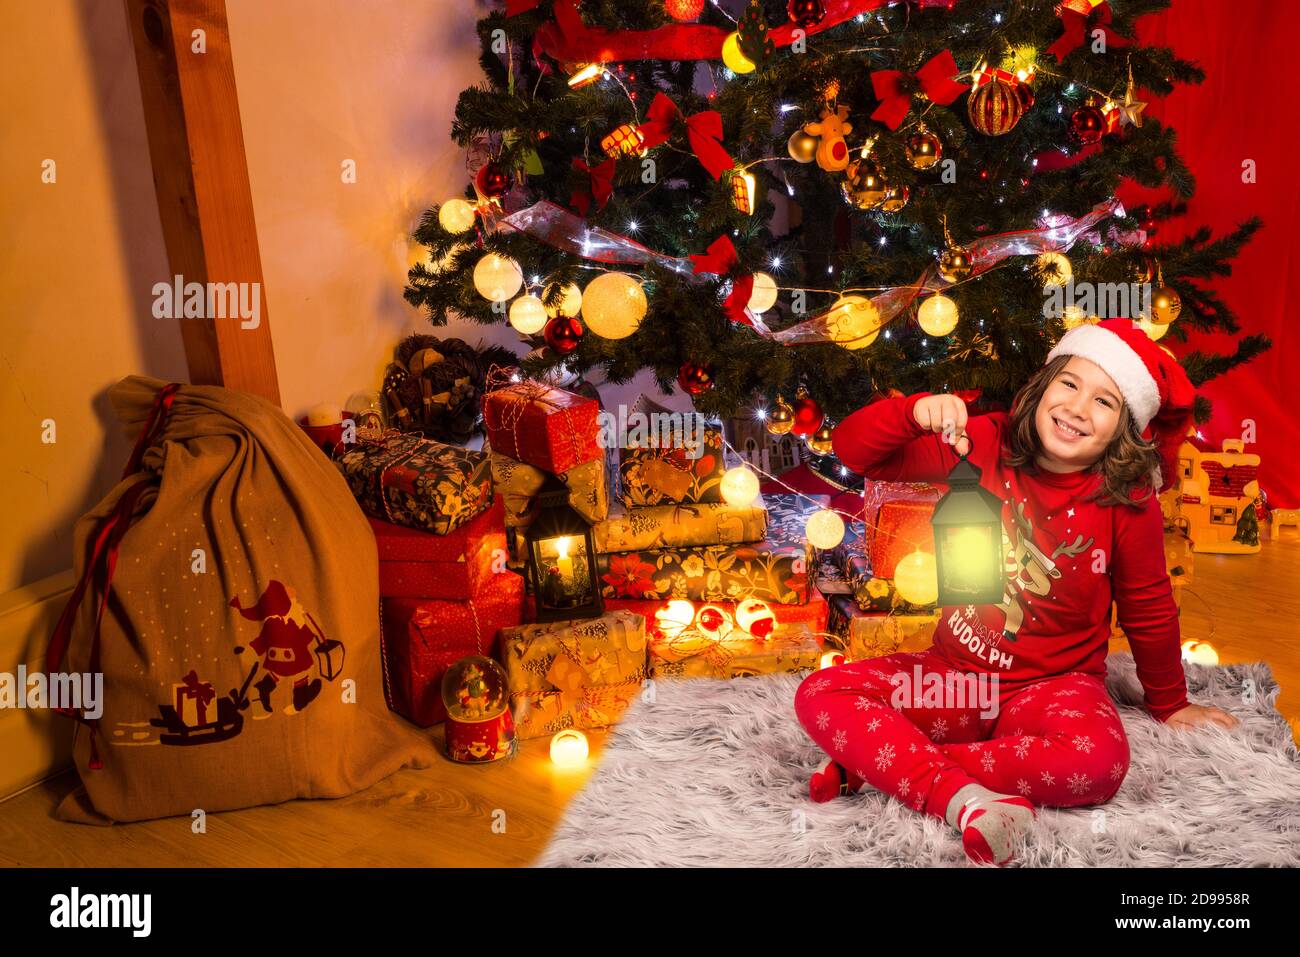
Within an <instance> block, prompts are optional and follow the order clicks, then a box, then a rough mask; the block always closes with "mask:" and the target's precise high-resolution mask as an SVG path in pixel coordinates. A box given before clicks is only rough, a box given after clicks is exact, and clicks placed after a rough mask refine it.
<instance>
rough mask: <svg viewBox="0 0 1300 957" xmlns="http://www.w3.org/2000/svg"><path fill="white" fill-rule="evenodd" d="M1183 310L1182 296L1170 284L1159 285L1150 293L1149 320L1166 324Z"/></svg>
mask: <svg viewBox="0 0 1300 957" xmlns="http://www.w3.org/2000/svg"><path fill="white" fill-rule="evenodd" d="M1182 311H1183V298H1182V296H1180V295H1178V290H1177V289H1175V288H1173V287H1172V286H1160V287H1159V288H1158V289H1156V290H1155V292H1153V293H1152V294H1151V321H1152V322H1153V323H1155V324H1156V325H1157V326H1167V325H1169V323H1171V322H1173V321H1174V320H1175V319H1177V318H1178V314H1179V313H1180V312H1182Z"/></svg>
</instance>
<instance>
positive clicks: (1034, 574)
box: [998, 502, 1093, 641]
mask: <svg viewBox="0 0 1300 957" xmlns="http://www.w3.org/2000/svg"><path fill="white" fill-rule="evenodd" d="M1013 514H1014V517H1015V520H1016V530H1017V534H1016V541H1015V544H1014V547H1013V548H1012V549H1011V550H1010V551H1008V552H1007V565H1006V571H1007V577H1006V584H1005V586H1004V590H1003V595H1002V604H1001V605H999V606H998V607H999V608H1001V609H1002V611H1003V613H1004V614H1005V615H1006V624H1005V625H1004V626H1003V629H1002V635H1003V637H1004V638H1006V639H1007V641H1015V640H1016V635H1017V634H1019V633H1020V629H1021V628H1022V627H1023V626H1024V623H1025V610H1024V607H1023V606H1022V605H1021V604H1020V601H1019V596H1020V593H1021V592H1029V593H1030V594H1032V595H1038V596H1039V597H1046V596H1047V595H1049V594H1051V591H1052V582H1053V581H1055V580H1058V579H1060V577H1061V570H1060V569H1059V568H1057V567H1056V559H1057V558H1059V557H1061V556H1062V555H1064V556H1066V557H1068V558H1073V557H1074V556H1075V555H1078V554H1079V553H1081V552H1083V551H1086V550H1087V549H1088V548H1089V546H1091V545H1092V543H1093V539H1092V538H1091V537H1089V538H1088V540H1087V541H1084V539H1083V536H1082V535H1078V536H1076V537H1075V539H1074V541H1073V542H1071V543H1070V544H1068V545H1067V544H1065V543H1064V542H1062V543H1061V544H1059V545H1057V546H1056V548H1055V549H1054V550H1053V551H1052V554H1051V556H1050V557H1049V556H1047V555H1044V554H1043V552H1042V550H1041V549H1039V547H1038V546H1037V545H1035V544H1034V523H1033V520H1032V519H1030V518H1029V516H1027V515H1026V514H1025V503H1024V502H1018V503H1016V507H1015V509H1014V512H1013Z"/></svg>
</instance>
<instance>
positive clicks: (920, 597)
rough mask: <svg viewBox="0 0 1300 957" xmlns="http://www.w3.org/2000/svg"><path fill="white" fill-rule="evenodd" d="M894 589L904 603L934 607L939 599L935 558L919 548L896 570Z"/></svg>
mask: <svg viewBox="0 0 1300 957" xmlns="http://www.w3.org/2000/svg"><path fill="white" fill-rule="evenodd" d="M894 587H895V588H896V589H897V590H898V594H899V596H900V597H901V598H902V599H903V600H904V601H909V602H911V603H912V604H913V605H933V604H934V603H935V602H936V601H938V599H939V573H938V570H937V569H936V567H935V563H934V556H933V555H931V554H930V553H929V552H923V551H921V550H920V549H919V548H918V549H917V550H916V551H914V552H912V554H910V555H908V556H907V557H906V558H904V559H903V560H902V561H901V562H899V563H898V565H897V566H895V568H894Z"/></svg>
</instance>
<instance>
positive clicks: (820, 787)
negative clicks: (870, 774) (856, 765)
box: [808, 761, 866, 804]
mask: <svg viewBox="0 0 1300 957" xmlns="http://www.w3.org/2000/svg"><path fill="white" fill-rule="evenodd" d="M865 783H866V782H865V781H863V780H862V778H860V777H858V776H857V775H856V774H854V773H853V772H852V771H850V770H849V769H848V768H846V767H844V766H843V765H840V764H837V763H836V762H835V761H831V762H830V763H828V764H827V765H826V767H824V768H822V769H821V770H820V771H817V772H816V773H814V774H813V776H812V780H811V781H809V782H808V794H809V796H810V797H811V798H812V799H813V800H814V801H816V802H817V803H818V804H821V803H822V802H824V801H830V800H832V799H833V798H836V797H839V796H840V795H841V794H857V793H858V791H860V790H862V785H863V784H865Z"/></svg>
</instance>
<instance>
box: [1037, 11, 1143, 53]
mask: <svg viewBox="0 0 1300 957" xmlns="http://www.w3.org/2000/svg"><path fill="white" fill-rule="evenodd" d="M1057 13H1058V15H1059V16H1060V18H1061V25H1062V26H1063V27H1065V32H1064V33H1062V34H1061V36H1060V39H1058V40H1057V41H1056V42H1055V43H1053V44H1052V45H1051V46H1050V47H1048V48H1047V52H1048V53H1050V54H1051V55H1052V56H1054V57H1056V62H1057V63H1060V62H1061V61H1063V60H1064V59H1065V58H1066V57H1067V56H1069V55H1070V53H1071V52H1073V51H1074V50H1076V49H1077V48H1078V47H1079V46H1080V45H1081V44H1082V43H1083V39H1084V33H1085V32H1086V31H1087V28H1088V21H1089V20H1093V24H1094V25H1093V29H1095V30H1100V31H1101V32H1102V36H1103V37H1104V38H1105V40H1106V46H1107V47H1108V48H1109V47H1112V46H1117V47H1122V46H1126V45H1127V43H1128V41H1127V40H1125V39H1124V38H1123V37H1121V36H1120V35H1119V34H1117V33H1116V32H1115V31H1114V30H1112V29H1111V28H1110V27H1109V26H1107V24H1109V23H1110V18H1111V13H1110V5H1109V4H1108V3H1106V0H1101V2H1100V3H1098V2H1097V0H1065V2H1064V3H1062V4H1061V6H1060V7H1059V8H1058V10H1057Z"/></svg>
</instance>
